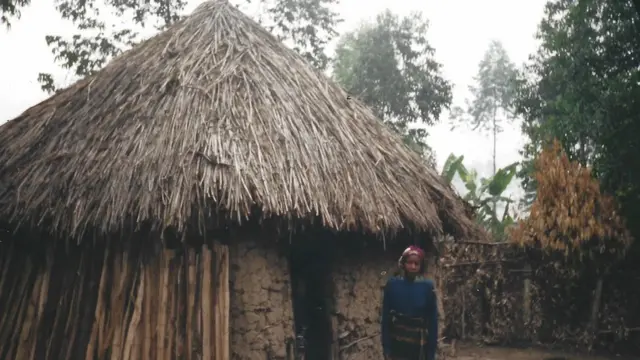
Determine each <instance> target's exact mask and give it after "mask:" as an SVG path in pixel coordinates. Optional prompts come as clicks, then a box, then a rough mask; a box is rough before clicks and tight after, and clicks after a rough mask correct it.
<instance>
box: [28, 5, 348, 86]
mask: <svg viewBox="0 0 640 360" xmlns="http://www.w3.org/2000/svg"><path fill="white" fill-rule="evenodd" d="M55 1H56V8H57V10H58V12H59V13H60V15H61V16H62V18H63V19H67V20H70V21H72V22H73V23H74V24H75V25H76V26H77V29H78V33H77V34H75V35H73V36H72V37H71V38H64V37H61V36H53V35H49V36H47V37H46V41H47V45H49V46H50V47H51V50H52V52H53V54H54V55H55V58H56V61H58V62H59V63H60V65H61V66H62V67H63V68H66V69H71V70H73V72H74V73H75V75H76V76H78V77H85V76H88V75H91V74H93V73H94V72H96V71H98V70H100V69H101V68H102V67H103V66H104V65H105V64H106V63H107V62H108V61H109V60H110V59H111V58H113V57H114V56H117V55H119V54H120V53H122V52H123V51H125V50H127V49H129V48H131V47H132V46H133V45H134V44H136V43H137V42H139V41H140V40H141V39H143V37H144V36H143V32H145V31H146V33H148V32H149V29H154V30H163V29H165V28H166V27H167V26H169V25H171V24H172V23H174V22H176V21H178V20H179V19H180V17H181V14H182V12H183V10H184V8H185V6H186V4H187V0H168V1H167V0H150V1H138V0H105V1H104V3H100V2H97V1H95V0H55ZM241 1H244V2H246V3H247V4H250V3H252V0H241ZM263 2H264V4H263V5H264V10H263V11H264V14H265V15H266V16H265V18H263V19H259V21H260V22H261V23H263V25H264V26H265V27H266V28H267V29H269V30H270V31H271V32H272V33H273V34H274V35H275V36H277V37H278V38H279V39H280V40H290V43H292V44H293V47H294V50H296V51H298V52H299V53H300V54H301V55H302V56H303V57H305V58H306V59H307V60H308V61H310V62H311V64H313V65H314V66H316V67H317V68H318V69H320V70H323V69H325V68H326V66H327V64H328V62H329V58H328V57H327V56H326V55H325V54H324V47H325V46H326V44H327V43H328V42H329V41H330V40H331V39H332V38H333V37H335V36H336V35H337V33H336V31H335V27H336V26H337V24H338V23H339V22H340V20H339V18H338V14H337V13H335V12H334V11H332V10H331V9H330V8H331V6H332V5H334V4H335V3H336V2H337V0H312V1H305V2H301V1H294V0H273V1H266V0H263ZM107 13H109V14H111V15H115V17H116V18H118V19H120V20H128V21H126V22H125V21H121V22H119V23H117V24H110V23H107V22H106V20H105V19H106V18H107V17H106V16H104V14H107ZM54 80H55V79H53V77H52V76H51V74H46V73H41V74H39V76H38V81H39V82H40V84H41V85H42V88H43V90H45V91H48V92H53V91H55V85H54V82H55V81H54Z"/></svg>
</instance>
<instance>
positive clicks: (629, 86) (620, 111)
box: [516, 0, 640, 235]
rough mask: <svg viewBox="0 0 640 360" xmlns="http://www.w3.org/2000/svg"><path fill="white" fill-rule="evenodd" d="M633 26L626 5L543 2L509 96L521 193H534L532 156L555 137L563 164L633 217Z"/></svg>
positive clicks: (639, 171)
mask: <svg viewBox="0 0 640 360" xmlns="http://www.w3.org/2000/svg"><path fill="white" fill-rule="evenodd" d="M639 20H640V19H638V14H637V13H636V11H635V7H634V5H633V3H632V2H631V1H628V0H617V1H609V2H600V1H595V0H582V1H579V2H576V1H570V0H554V1H550V2H548V3H547V6H546V8H545V16H544V19H543V20H542V22H541V24H540V27H539V32H538V34H537V38H538V40H539V41H540V44H541V45H540V48H539V49H538V51H537V52H536V53H535V54H534V55H533V56H532V57H531V60H530V62H529V64H528V66H527V67H526V68H525V71H524V73H523V74H521V76H520V81H519V86H518V93H517V96H516V105H517V106H516V108H517V113H518V114H519V115H520V116H521V117H522V118H523V132H524V133H525V135H527V137H528V138H529V141H528V144H527V145H526V147H525V148H524V149H523V156H524V158H525V165H524V166H523V170H524V171H523V173H522V174H520V175H521V177H522V179H523V185H524V186H525V189H527V191H528V193H530V194H532V193H533V192H534V191H535V189H536V181H535V177H534V175H533V174H534V173H533V166H532V163H533V161H534V159H535V158H536V156H537V153H538V152H539V151H540V149H541V148H542V147H544V146H545V145H546V144H548V143H549V142H550V140H551V139H554V138H557V139H558V140H559V141H560V142H561V144H562V146H563V150H564V151H565V153H566V155H567V156H568V158H569V159H570V160H575V161H577V162H579V163H581V164H583V165H589V166H591V168H592V169H593V171H594V174H595V176H596V177H597V178H598V179H599V180H600V184H601V185H602V186H603V187H604V188H605V189H606V190H608V191H609V192H610V193H612V194H615V195H616V196H617V197H618V199H619V200H620V202H621V205H622V207H623V209H624V211H625V213H626V214H627V217H629V218H631V217H635V216H636V215H637V214H640V204H639V203H638V201H637V198H638V197H639V196H640V186H639V185H638V184H640V158H639V157H638V156H637V154H638V149H639V148H640V138H638V137H637V136H636V135H635V134H637V133H638V132H639V131H640V121H639V120H640V119H639V118H638V117H639V115H638V114H640V103H639V102H638V101H637V99H638V98H640V71H639V69H640V35H638V34H640V21H639ZM530 198H532V197H530ZM630 225H631V226H633V227H635V230H633V231H634V233H635V234H636V235H638V234H640V227H638V226H637V225H635V224H634V223H632V224H630Z"/></svg>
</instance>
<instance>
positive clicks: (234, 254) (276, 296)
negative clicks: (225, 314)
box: [229, 240, 294, 360]
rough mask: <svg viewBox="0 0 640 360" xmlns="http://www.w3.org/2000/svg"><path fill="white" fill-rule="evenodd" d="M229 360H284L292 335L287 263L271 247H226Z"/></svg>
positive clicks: (244, 243) (248, 242) (261, 243)
mask: <svg viewBox="0 0 640 360" xmlns="http://www.w3.org/2000/svg"><path fill="white" fill-rule="evenodd" d="M229 258H230V266H231V269H230V282H231V284H230V288H231V294H230V297H231V299H230V301H231V321H230V327H231V329H230V330H231V334H230V338H231V359H237V360H276V359H285V358H286V355H287V349H286V344H287V343H288V339H290V338H292V337H293V336H294V335H293V328H294V323H293V307H292V304H291V286H290V277H289V264H288V261H287V258H286V257H285V256H284V255H281V254H280V253H279V251H278V249H277V248H276V247H275V246H274V245H273V244H268V243H265V242H264V241H253V240H240V241H235V242H234V243H233V244H231V245H230V246H229Z"/></svg>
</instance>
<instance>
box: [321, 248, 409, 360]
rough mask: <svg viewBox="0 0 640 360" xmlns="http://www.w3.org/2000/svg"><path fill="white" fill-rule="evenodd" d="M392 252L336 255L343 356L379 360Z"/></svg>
mask: <svg viewBox="0 0 640 360" xmlns="http://www.w3.org/2000/svg"><path fill="white" fill-rule="evenodd" d="M397 260H398V259H397V256H395V252H394V253H391V252H387V253H381V254H375V255H369V256H352V257H345V256H339V257H338V258H337V259H336V262H335V264H334V270H333V274H332V277H333V282H334V291H335V316H336V317H337V326H338V331H337V333H338V334H337V335H338V338H339V341H340V348H341V355H342V357H341V358H342V359H345V360H346V359H348V360H382V359H383V356H382V347H381V345H380V315H381V308H382V292H383V289H384V285H385V284H386V282H387V279H388V277H389V276H390V275H392V274H393V273H394V272H395V271H396V270H397Z"/></svg>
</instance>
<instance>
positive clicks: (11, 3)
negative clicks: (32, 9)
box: [0, 0, 31, 28]
mask: <svg viewBox="0 0 640 360" xmlns="http://www.w3.org/2000/svg"><path fill="white" fill-rule="evenodd" d="M30 4H31V0H0V24H4V25H5V26H6V27H7V28H10V27H11V21H12V20H13V19H19V18H20V9H21V8H24V7H25V6H28V5H30Z"/></svg>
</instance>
